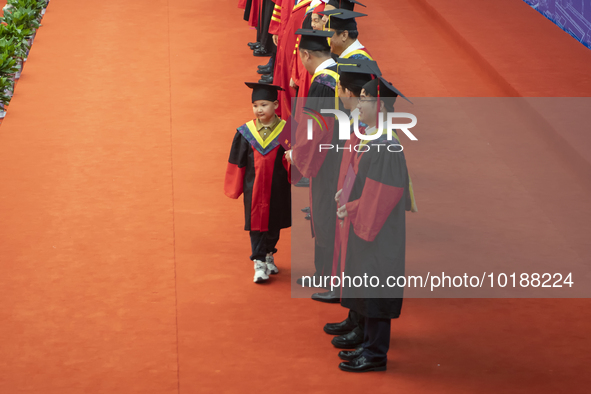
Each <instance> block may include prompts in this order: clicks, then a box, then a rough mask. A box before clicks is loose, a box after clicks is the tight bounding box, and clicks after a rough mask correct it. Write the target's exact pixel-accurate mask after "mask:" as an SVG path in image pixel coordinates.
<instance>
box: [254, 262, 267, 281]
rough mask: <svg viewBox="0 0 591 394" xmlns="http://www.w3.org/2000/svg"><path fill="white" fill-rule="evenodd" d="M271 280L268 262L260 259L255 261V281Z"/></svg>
mask: <svg viewBox="0 0 591 394" xmlns="http://www.w3.org/2000/svg"><path fill="white" fill-rule="evenodd" d="M266 280H269V269H268V268H267V264H266V263H264V262H262V261H260V260H255V261H254V283H261V282H264V281H266Z"/></svg>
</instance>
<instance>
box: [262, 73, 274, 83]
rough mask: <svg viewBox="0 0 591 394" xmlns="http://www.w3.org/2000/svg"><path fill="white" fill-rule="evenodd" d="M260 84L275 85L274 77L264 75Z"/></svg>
mask: <svg viewBox="0 0 591 394" xmlns="http://www.w3.org/2000/svg"><path fill="white" fill-rule="evenodd" d="M259 83H268V84H272V83H273V76H272V75H271V74H269V75H263V76H262V78H261V79H259Z"/></svg>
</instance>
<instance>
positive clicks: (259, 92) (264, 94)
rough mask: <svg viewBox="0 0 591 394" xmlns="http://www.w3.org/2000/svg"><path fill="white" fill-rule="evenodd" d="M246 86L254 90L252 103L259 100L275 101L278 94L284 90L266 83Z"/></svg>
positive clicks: (248, 83) (252, 83)
mask: <svg viewBox="0 0 591 394" xmlns="http://www.w3.org/2000/svg"><path fill="white" fill-rule="evenodd" d="M244 83H245V84H246V86H248V87H249V88H251V89H252V102H253V103H254V102H255V101H257V100H267V101H275V100H277V92H278V91H279V90H283V88H281V86H276V85H269V84H266V83H256V82H244Z"/></svg>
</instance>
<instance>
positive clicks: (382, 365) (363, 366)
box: [339, 356, 388, 372]
mask: <svg viewBox="0 0 591 394" xmlns="http://www.w3.org/2000/svg"><path fill="white" fill-rule="evenodd" d="M387 363H388V362H387V361H379V362H375V363H372V362H369V361H367V359H366V358H365V357H363V356H359V357H357V358H356V359H353V360H351V361H349V362H344V363H340V364H339V368H340V369H341V371H345V372H371V371H385V370H386V364H387Z"/></svg>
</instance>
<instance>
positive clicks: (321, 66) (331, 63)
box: [314, 57, 337, 74]
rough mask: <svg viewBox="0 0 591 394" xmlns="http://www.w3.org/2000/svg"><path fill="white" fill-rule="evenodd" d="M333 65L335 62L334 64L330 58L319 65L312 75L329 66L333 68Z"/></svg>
mask: <svg viewBox="0 0 591 394" xmlns="http://www.w3.org/2000/svg"><path fill="white" fill-rule="evenodd" d="M335 64H337V62H335V61H334V59H333V58H332V57H331V58H330V59H326V60H325V61H323V62H322V63H320V65H319V66H318V67H316V70H315V71H314V74H316V73H317V72H318V71H322V70H325V69H327V68H329V67H331V66H334V65H335Z"/></svg>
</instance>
